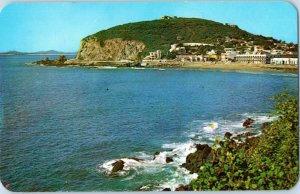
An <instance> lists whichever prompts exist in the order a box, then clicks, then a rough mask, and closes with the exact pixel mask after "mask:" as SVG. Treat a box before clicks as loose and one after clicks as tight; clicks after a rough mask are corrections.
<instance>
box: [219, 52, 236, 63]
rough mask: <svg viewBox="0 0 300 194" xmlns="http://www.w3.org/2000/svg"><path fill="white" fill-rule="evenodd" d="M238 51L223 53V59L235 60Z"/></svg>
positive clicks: (224, 60)
mask: <svg viewBox="0 0 300 194" xmlns="http://www.w3.org/2000/svg"><path fill="white" fill-rule="evenodd" d="M236 55H237V53H236V52H235V51H231V52H229V51H228V52H226V53H221V61H223V62H227V61H234V60H235V57H236Z"/></svg>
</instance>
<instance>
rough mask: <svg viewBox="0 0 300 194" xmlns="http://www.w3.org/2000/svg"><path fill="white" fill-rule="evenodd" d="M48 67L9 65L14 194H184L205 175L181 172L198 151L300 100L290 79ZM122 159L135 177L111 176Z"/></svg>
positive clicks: (4, 66)
mask: <svg viewBox="0 0 300 194" xmlns="http://www.w3.org/2000/svg"><path fill="white" fill-rule="evenodd" d="M41 58H44V56H0V68H1V69H0V70H1V88H0V92H1V93H0V95H1V96H0V103H1V112H0V113H1V117H2V119H1V123H0V124H1V139H0V148H1V153H0V156H1V162H0V179H1V181H2V182H4V183H5V184H10V185H11V190H12V191H132V190H140V189H142V190H161V189H162V188H164V187H170V188H172V189H174V188H175V187H176V186H177V185H179V184H186V183H188V182H189V181H190V179H192V178H193V177H194V176H195V175H191V174H189V172H187V171H186V170H185V169H183V168H181V167H180V164H182V163H183V162H184V160H185V156H186V155H187V154H188V153H190V152H192V151H193V150H194V149H195V148H194V147H193V145H194V143H208V144H211V143H212V142H213V140H214V138H215V137H216V136H223V135H224V133H225V132H226V131H230V132H232V133H240V132H242V131H245V129H244V128H243V127H242V122H243V121H244V120H245V119H246V118H247V117H252V118H254V119H255V122H256V125H257V126H259V125H260V124H262V123H263V122H265V121H270V120H272V119H274V118H272V117H269V116H268V115H269V114H270V112H271V111H272V110H273V101H271V100H270V97H272V96H273V95H275V94H277V93H279V92H281V91H284V90H285V89H293V90H294V92H296V93H298V75H295V74H289V73H274V72H272V73H270V72H244V71H243V72H241V71H240V72H228V71H220V70H205V71H200V70H182V69H166V70H163V69H130V68H120V69H119V68H118V69H99V68H81V67H68V68H58V67H41V66H34V65H31V64H30V62H32V61H36V60H39V59H41ZM50 58H55V56H51V57H50ZM212 124H213V125H214V126H217V128H216V129H215V130H209V127H211V126H212ZM207 129H208V130H207ZM253 130H256V132H257V133H258V132H259V130H258V129H253ZM156 151H159V152H160V154H159V155H158V157H156V159H155V160H153V155H154V153H155V152H156ZM166 156H172V157H173V159H174V162H172V163H168V164H166V163H165V158H166ZM130 157H137V158H140V159H143V161H140V162H137V161H135V160H133V159H130ZM117 159H123V160H124V161H125V170H124V171H122V172H120V173H119V174H118V176H109V175H108V174H109V171H110V169H111V163H112V162H114V161H115V160H117Z"/></svg>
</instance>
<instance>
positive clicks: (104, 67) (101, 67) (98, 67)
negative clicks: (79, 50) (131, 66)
mask: <svg viewBox="0 0 300 194" xmlns="http://www.w3.org/2000/svg"><path fill="white" fill-rule="evenodd" d="M96 68H97V69H117V68H118V67H113V66H97V67H96Z"/></svg>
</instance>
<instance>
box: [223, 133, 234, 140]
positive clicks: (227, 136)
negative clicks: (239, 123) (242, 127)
mask: <svg viewBox="0 0 300 194" xmlns="http://www.w3.org/2000/svg"><path fill="white" fill-rule="evenodd" d="M231 136H232V134H231V133H229V132H226V133H225V135H224V138H225V139H230V137H231Z"/></svg>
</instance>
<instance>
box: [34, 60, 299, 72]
mask: <svg viewBox="0 0 300 194" xmlns="http://www.w3.org/2000/svg"><path fill="white" fill-rule="evenodd" d="M34 64H37V65H43V66H57V67H62V66H63V67H67V66H70V67H113V68H122V67H125V68H126V67H137V68H145V69H153V68H165V69H193V70H207V69H210V70H213V69H216V70H228V71H239V70H243V71H256V72H263V71H266V72H283V73H294V74H298V65H273V64H254V63H237V62H232V63H224V62H216V63H213V62H180V61H151V62H147V65H142V64H141V63H139V62H133V61H84V60H78V59H69V60H67V61H65V62H63V63H57V61H55V60H53V61H44V60H41V61H37V62H35V63H34Z"/></svg>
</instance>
